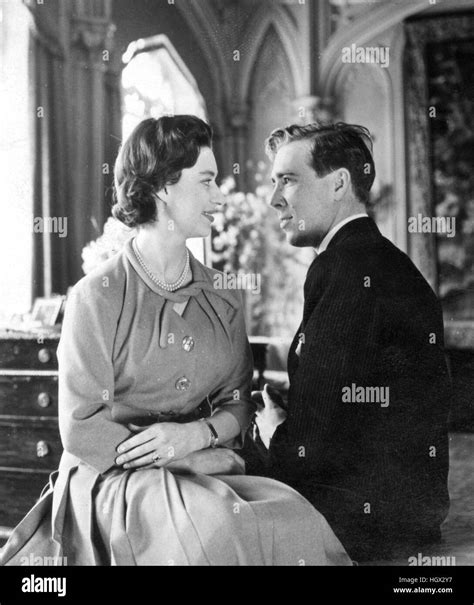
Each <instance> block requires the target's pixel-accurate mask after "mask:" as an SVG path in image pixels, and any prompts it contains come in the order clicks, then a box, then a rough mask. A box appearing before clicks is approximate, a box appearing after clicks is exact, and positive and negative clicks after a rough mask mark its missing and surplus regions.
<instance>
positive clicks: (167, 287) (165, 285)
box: [133, 240, 190, 292]
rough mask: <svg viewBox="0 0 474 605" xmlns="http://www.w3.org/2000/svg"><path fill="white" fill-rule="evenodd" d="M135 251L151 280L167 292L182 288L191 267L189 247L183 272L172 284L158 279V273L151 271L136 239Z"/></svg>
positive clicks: (134, 243)
mask: <svg viewBox="0 0 474 605" xmlns="http://www.w3.org/2000/svg"><path fill="white" fill-rule="evenodd" d="M133 251H134V253H135V256H136V257H137V260H138V262H139V263H140V266H141V268H142V269H143V270H144V271H145V273H146V274H147V275H148V277H149V278H150V279H151V281H152V282H154V283H155V284H156V285H157V286H159V287H160V288H161V289H162V290H166V291H167V292H175V291H176V290H179V288H181V286H182V285H183V284H184V282H185V281H186V278H187V277H188V273H189V268H190V261H189V250H188V249H187V248H186V262H185V263H184V268H183V270H182V272H181V275H180V276H179V277H178V279H177V280H176V281H175V282H173V283H171V284H170V283H169V282H165V281H161V279H158V277H156V275H155V274H154V273H152V271H150V269H149V268H148V267H147V266H146V264H145V261H144V260H143V258H142V256H141V254H140V252H139V251H138V246H137V244H136V242H135V240H133Z"/></svg>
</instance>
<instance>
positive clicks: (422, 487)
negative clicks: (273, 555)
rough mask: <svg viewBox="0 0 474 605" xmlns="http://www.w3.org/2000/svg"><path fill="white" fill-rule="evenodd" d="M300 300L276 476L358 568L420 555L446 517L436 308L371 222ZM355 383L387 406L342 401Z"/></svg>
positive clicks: (351, 226)
mask: <svg viewBox="0 0 474 605" xmlns="http://www.w3.org/2000/svg"><path fill="white" fill-rule="evenodd" d="M304 295H305V303H304V313H303V321H302V324H301V326H300V329H299V330H298V333H297V334H296V336H295V338H294V340H293V343H292V345H291V348H290V352H289V358H288V371H289V378H290V390H289V399H288V418H287V421H286V422H285V423H284V424H283V425H281V426H280V427H279V428H278V429H277V431H276V433H275V435H274V437H273V439H272V442H271V446H270V460H271V470H270V474H271V475H272V476H274V477H275V478H277V479H280V480H282V481H284V482H286V483H289V484H290V485H292V486H293V487H295V488H296V489H297V490H299V491H300V492H301V493H302V494H303V495H304V496H306V497H307V498H308V499H309V500H310V501H311V502H312V503H313V505H314V506H315V507H316V508H317V509H318V510H319V511H320V512H321V513H322V514H324V515H325V517H326V518H327V520H328V522H329V523H330V525H331V527H332V528H333V529H334V531H335V533H336V534H337V535H338V537H339V538H340V540H341V541H342V542H343V544H344V545H345V547H346V549H347V550H348V552H349V554H351V555H352V557H353V558H354V559H356V560H367V559H371V558H377V557H390V556H400V555H401V554H402V553H403V556H405V554H406V555H407V556H409V555H410V554H413V555H416V554H417V552H418V551H417V550H415V551H414V552H413V549H416V548H418V547H419V545H420V544H423V543H426V541H429V540H432V539H436V538H439V526H440V524H441V522H442V521H443V519H444V518H445V517H446V514H447V511H448V507H449V497H448V491H447V474H448V438H447V415H448V407H449V378H448V372H447V367H446V361H445V355H444V351H443V320H442V313H441V307H440V304H439V302H438V300H437V298H436V296H435V294H434V293H433V291H432V290H431V288H430V286H429V285H428V283H427V282H426V280H425V279H424V278H423V276H422V275H421V274H420V272H419V271H418V270H417V269H416V267H415V266H414V264H413V263H412V262H411V260H410V259H409V258H408V256H406V254H404V253H403V252H401V251H400V250H399V249H398V248H396V247H395V246H394V245H393V244H392V243H391V242H390V241H388V240H387V239H386V238H384V237H382V235H381V233H380V232H379V230H378V228H377V226H376V225H375V223H374V222H373V221H372V219H369V218H360V219H355V220H354V221H352V222H350V223H348V224H346V225H345V226H344V227H343V228H342V229H341V230H340V231H338V232H337V233H336V235H335V236H334V238H333V239H332V240H331V242H330V243H329V246H328V248H327V250H326V251H324V252H322V253H321V254H320V255H319V256H318V257H317V258H316V259H315V260H314V262H313V263H312V265H311V266H310V268H309V270H308V274H307V278H306V282H305V285H304ZM301 334H302V335H304V336H303V337H301V336H300V335H301ZM300 338H303V344H302V348H301V353H300V355H299V356H298V355H297V354H296V352H295V350H296V347H297V344H298V340H299V339H300ZM352 385H354V388H357V387H379V388H383V389H387V388H388V391H386V390H384V391H379V394H383V393H385V394H387V393H388V395H389V399H388V406H385V407H383V406H382V405H381V404H382V403H383V402H382V401H379V402H373V401H372V402H370V401H366V402H363V401H351V402H348V401H344V398H343V393H344V391H343V389H344V387H350V391H351V392H352V389H353V387H352ZM364 393H369V394H368V395H367V398H368V399H370V398H371V397H372V396H373V394H374V393H377V390H374V391H372V395H370V391H366V390H364Z"/></svg>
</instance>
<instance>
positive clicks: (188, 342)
mask: <svg viewBox="0 0 474 605" xmlns="http://www.w3.org/2000/svg"><path fill="white" fill-rule="evenodd" d="M183 349H184V350H185V351H186V352H187V353H189V352H190V351H192V350H193V349H194V338H193V337H192V336H185V337H184V338H183Z"/></svg>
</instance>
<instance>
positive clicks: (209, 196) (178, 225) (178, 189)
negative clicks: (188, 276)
mask: <svg viewBox="0 0 474 605" xmlns="http://www.w3.org/2000/svg"><path fill="white" fill-rule="evenodd" d="M216 177H217V164H216V158H215V157H214V153H213V152H212V149H210V148H209V147H203V148H202V149H201V152H200V154H199V157H198V160H197V162H196V164H195V165H194V166H192V168H185V169H184V170H183V171H182V173H181V178H180V179H179V181H178V182H177V183H176V184H175V185H167V187H166V191H167V193H166V191H164V190H163V191H160V192H159V194H158V195H159V197H160V198H161V199H162V200H163V201H164V202H165V203H166V206H165V208H166V215H167V216H166V219H167V220H168V229H169V230H170V231H174V232H175V234H176V235H182V236H183V237H184V238H185V239H187V238H189V237H207V236H208V235H209V234H210V232H211V224H212V222H213V221H214V217H213V216H212V215H213V214H215V212H216V211H217V209H216V206H217V205H218V204H221V203H222V200H223V196H222V193H221V191H220V189H219V188H218V187H217V185H216Z"/></svg>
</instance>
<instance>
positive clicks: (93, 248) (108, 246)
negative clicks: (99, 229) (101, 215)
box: [81, 217, 135, 275]
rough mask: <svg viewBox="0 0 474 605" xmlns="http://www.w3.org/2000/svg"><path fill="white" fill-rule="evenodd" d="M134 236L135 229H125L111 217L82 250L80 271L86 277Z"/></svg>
mask: <svg viewBox="0 0 474 605" xmlns="http://www.w3.org/2000/svg"><path fill="white" fill-rule="evenodd" d="M134 235H135V229H130V228H128V227H126V226H125V225H124V224H123V223H121V222H120V221H118V220H117V219H115V218H113V217H109V218H108V219H107V221H106V223H105V225H104V232H103V233H102V235H100V236H99V237H98V238H97V239H96V240H94V241H92V242H89V243H88V244H87V245H86V246H85V247H84V248H83V250H82V254H81V256H82V260H83V263H82V270H83V271H84V273H85V274H86V275H87V273H90V272H91V271H92V270H93V269H95V268H96V267H98V266H99V265H100V264H101V263H103V262H104V261H106V260H107V259H108V258H110V257H112V256H114V255H115V254H117V252H119V251H120V250H121V249H122V247H123V245H124V244H125V243H126V242H127V241H128V240H129V239H130V238H131V237H133V236H134Z"/></svg>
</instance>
